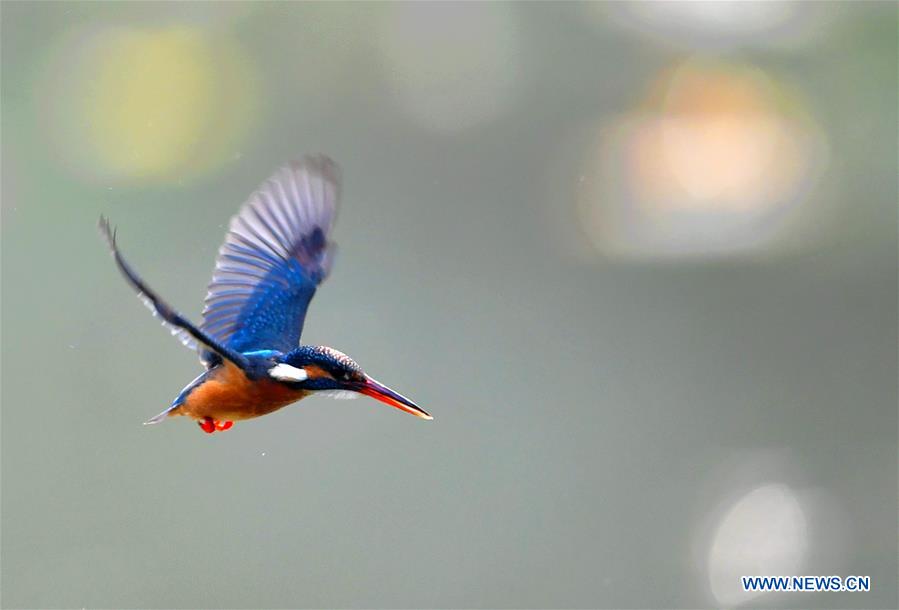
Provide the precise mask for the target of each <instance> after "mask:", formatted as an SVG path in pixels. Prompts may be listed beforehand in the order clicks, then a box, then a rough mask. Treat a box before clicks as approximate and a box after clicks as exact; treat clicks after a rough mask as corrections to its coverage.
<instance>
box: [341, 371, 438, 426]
mask: <svg viewBox="0 0 899 610" xmlns="http://www.w3.org/2000/svg"><path fill="white" fill-rule="evenodd" d="M356 391H357V392H359V393H360V394H365V395H366V396H371V397H372V398H374V399H375V400H380V401H381V402H383V403H385V404H388V405H390V406H391V407H396V408H397V409H399V410H400V411H405V412H406V413H409V414H411V415H414V416H415V417H420V418H422V419H434V418H433V417H431V416H430V415H429V414H428V412H427V411H425V410H424V409H422V408H421V407H419V406H418V405H417V404H415V403H414V402H412V401H411V400H409V399H408V398H406V397H405V396H403V395H402V394H400V393H399V392H394V391H393V390H391V389H390V388H388V387H387V386H386V385H384V384H382V383H381V382H380V381H376V380H375V379H372V378H371V377H368V376H366V377H365V381H364V382H363V383H362V387H360V388H359V389H358V390H356Z"/></svg>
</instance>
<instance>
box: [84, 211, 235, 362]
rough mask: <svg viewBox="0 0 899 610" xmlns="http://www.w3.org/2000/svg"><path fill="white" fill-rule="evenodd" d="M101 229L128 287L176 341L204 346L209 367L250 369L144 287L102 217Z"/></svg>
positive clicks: (187, 344) (106, 221)
mask: <svg viewBox="0 0 899 610" xmlns="http://www.w3.org/2000/svg"><path fill="white" fill-rule="evenodd" d="M99 227H100V232H101V233H102V235H103V237H104V238H106V243H107V244H109V249H110V250H111V251H112V256H113V258H114V259H115V262H116V265H118V267H119V271H121V272H122V275H123V276H125V279H126V280H128V283H129V284H131V286H132V287H133V288H134V289H135V290H137V296H138V297H140V299H141V300H142V301H143V302H144V305H146V306H147V307H148V308H149V309H150V311H152V312H153V315H154V316H158V317H160V318H162V324H163V325H164V326H165V327H166V328H168V329H169V330H170V331H171V333H172V334H173V335H174V336H175V337H177V338H178V339H179V340H180V341H181V342H182V343H183V344H184V345H186V346H188V347H190V348H196V347H197V346H198V345H199V346H202V348H203V350H204V355H205V357H204V362H205V363H207V365H208V364H210V363H211V362H214V361H221V359H222V358H224V359H227V360H230V361H231V362H233V363H234V364H236V365H237V366H238V367H240V368H242V369H245V368H246V367H247V364H248V363H247V359H246V357H245V356H243V355H242V354H240V353H238V352H235V351H234V350H232V349H229V348H228V347H227V346H225V345H222V344H221V343H219V342H218V341H216V340H215V339H214V338H213V337H210V336H209V335H207V334H206V333H205V332H203V331H202V330H200V329H198V328H197V327H196V326H194V325H193V324H192V323H191V322H190V321H189V320H188V319H187V318H185V317H184V316H182V315H181V314H180V313H178V312H177V311H175V310H174V309H172V307H171V306H170V305H169V304H168V303H166V302H165V301H163V300H162V299H161V298H160V297H159V296H158V295H157V294H156V293H155V292H154V291H153V290H151V289H150V287H149V286H147V284H146V283H144V281H143V280H142V279H141V278H140V276H139V275H137V272H136V271H134V269H132V268H131V265H129V264H128V263H127V261H125V259H124V257H122V254H121V253H120V252H119V248H118V246H117V245H116V236H115V231H114V230H113V229H112V228H111V227H110V226H109V221H108V220H107V219H106V218H104V217H103V216H101V217H100V223H99Z"/></svg>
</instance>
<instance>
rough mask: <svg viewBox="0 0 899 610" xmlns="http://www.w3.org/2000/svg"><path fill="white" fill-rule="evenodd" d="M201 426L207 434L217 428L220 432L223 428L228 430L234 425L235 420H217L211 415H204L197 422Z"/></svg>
mask: <svg viewBox="0 0 899 610" xmlns="http://www.w3.org/2000/svg"><path fill="white" fill-rule="evenodd" d="M197 424H198V425H199V426H200V429H201V430H203V432H205V433H206V434H212V433H213V432H215V431H216V430H218V431H219V432H221V431H223V430H227V429H228V428H230V427H231V426H233V425H234V422H233V421H217V420H214V419H212V418H211V417H204V418H203V419H201V420H200V421H198V422H197Z"/></svg>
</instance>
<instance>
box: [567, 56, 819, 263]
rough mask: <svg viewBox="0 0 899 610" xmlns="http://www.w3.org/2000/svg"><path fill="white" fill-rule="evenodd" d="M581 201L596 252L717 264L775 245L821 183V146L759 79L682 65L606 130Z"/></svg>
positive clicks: (781, 94)
mask: <svg viewBox="0 0 899 610" xmlns="http://www.w3.org/2000/svg"><path fill="white" fill-rule="evenodd" d="M597 150H598V154H597V155H596V156H594V157H592V158H590V159H589V160H588V161H587V166H586V167H585V170H584V173H585V174H587V175H592V174H593V173H597V172H598V173H599V179H597V180H591V181H590V182H589V183H588V184H587V188H585V189H583V191H582V193H581V198H580V211H581V217H582V219H583V220H584V227H585V228H586V231H587V233H588V236H589V237H590V239H591V241H592V242H593V243H594V244H595V245H596V246H597V248H599V249H600V250H601V251H604V252H606V253H610V254H613V255H623V256H627V257H652V258H655V257H664V258H672V257H674V258H676V257H696V256H700V257H709V256H713V257H720V256H732V255H737V254H749V253H758V252H761V251H765V250H767V249H770V248H771V247H773V246H774V245H775V242H776V240H777V238H778V237H781V236H782V235H783V233H784V232H785V228H786V227H788V225H789V223H788V221H790V220H791V219H793V218H795V217H796V216H798V214H796V213H795V212H796V211H797V210H798V208H799V204H801V203H803V202H804V197H803V195H804V194H805V192H806V191H807V190H808V189H809V187H810V186H811V185H812V184H813V183H814V180H815V178H816V177H817V176H818V175H819V174H820V172H821V167H822V165H823V163H824V161H825V159H826V145H825V141H824V138H823V135H822V134H821V132H820V130H819V129H818V128H817V126H816V124H815V123H814V122H813V121H812V120H811V119H810V118H809V117H808V115H807V114H806V113H805V112H803V111H802V109H801V105H800V104H799V102H798V101H797V100H796V99H795V97H794V96H792V95H790V94H789V93H788V92H787V91H785V90H784V89H783V88H782V87H779V86H778V85H777V84H776V83H775V82H774V80H773V79H772V78H771V77H769V76H768V75H766V74H765V73H764V72H762V71H761V70H758V69H756V68H754V67H751V66H746V65H742V64H708V63H698V62H687V63H685V64H681V65H678V66H676V67H674V68H673V69H671V70H669V71H666V72H664V73H663V74H662V75H661V76H660V77H659V78H658V79H657V80H656V81H655V82H654V83H653V84H652V86H651V87H650V93H649V95H648V96H647V98H646V99H645V100H644V101H643V102H642V103H641V104H640V105H639V106H638V107H637V108H636V109H635V110H633V111H631V112H629V113H626V114H624V115H622V116H619V117H617V118H616V119H614V120H613V121H611V122H610V123H608V124H606V125H605V126H604V129H603V131H602V134H601V136H600V138H599V142H598V146H597Z"/></svg>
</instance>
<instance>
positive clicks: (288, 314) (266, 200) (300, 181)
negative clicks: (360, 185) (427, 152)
mask: <svg viewBox="0 0 899 610" xmlns="http://www.w3.org/2000/svg"><path fill="white" fill-rule="evenodd" d="M339 198H340V169H339V168H338V166H337V164H336V163H334V162H333V161H331V160H330V159H328V158H327V157H324V156H314V157H312V156H310V157H305V158H304V159H303V160H302V161H292V162H290V163H289V164H288V165H286V166H284V167H282V168H281V169H279V170H278V171H277V172H275V174H274V175H272V177H271V178H269V179H268V180H267V181H266V182H265V183H263V184H262V186H260V187H259V189H258V190H257V191H256V192H255V193H253V195H251V196H250V198H249V200H248V201H247V202H246V203H245V204H244V205H243V207H241V209H240V211H239V212H238V214H237V216H235V217H234V218H233V219H232V220H231V225H230V226H229V229H228V234H227V236H226V237H225V243H224V244H223V245H222V247H221V249H220V250H219V254H218V258H217V259H216V262H215V272H214V273H213V276H212V282H211V283H210V284H209V292H208V293H207V295H206V301H205V307H204V309H203V323H202V325H201V329H202V330H203V331H204V332H205V333H207V334H209V335H210V336H212V337H215V338H216V339H217V340H218V341H220V342H221V343H222V344H224V345H226V346H228V348H230V349H232V350H234V351H236V352H247V351H255V350H262V349H267V350H268V349H272V350H279V351H283V352H287V351H290V350H291V349H293V348H295V347H297V345H299V342H300V333H301V332H302V330H303V321H304V319H305V317H306V309H307V307H308V306H309V301H310V300H311V299H312V296H313V295H314V294H315V289H316V287H317V286H318V285H319V283H321V281H322V280H323V279H325V277H327V275H328V271H329V269H330V265H331V260H332V259H333V246H332V244H330V242H329V235H330V233H331V227H332V225H333V223H334V217H335V213H336V210H337V202H338V200H339ZM205 359H206V356H205V355H204V360H205Z"/></svg>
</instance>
